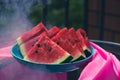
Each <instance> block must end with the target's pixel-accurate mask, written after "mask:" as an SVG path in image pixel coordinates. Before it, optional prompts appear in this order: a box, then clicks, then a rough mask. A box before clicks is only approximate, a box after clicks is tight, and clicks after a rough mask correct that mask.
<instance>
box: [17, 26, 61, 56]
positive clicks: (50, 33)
mask: <svg viewBox="0 0 120 80" xmlns="http://www.w3.org/2000/svg"><path fill="white" fill-rule="evenodd" d="M59 30H60V29H59V28H58V27H56V26H54V27H52V28H51V29H50V30H48V31H47V32H46V31H43V32H46V34H47V35H48V37H49V38H52V37H53V36H54V35H55V34H57V32H58V31H59ZM43 32H42V33H43ZM39 35H40V34H39ZM38 40H39V36H36V37H34V38H32V39H30V40H29V41H26V42H24V43H23V44H21V45H20V46H19V47H20V52H21V54H22V56H25V54H27V53H28V51H29V50H30V49H31V48H32V47H33V45H34V44H35V43H36V42H37V41H38Z"/></svg>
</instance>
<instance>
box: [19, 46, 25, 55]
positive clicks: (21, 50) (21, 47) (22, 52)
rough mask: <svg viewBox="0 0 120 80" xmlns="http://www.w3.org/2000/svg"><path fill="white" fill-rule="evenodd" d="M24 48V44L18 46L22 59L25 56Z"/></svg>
mask: <svg viewBox="0 0 120 80" xmlns="http://www.w3.org/2000/svg"><path fill="white" fill-rule="evenodd" d="M24 46H25V45H24V44H22V45H20V46H19V49H20V52H21V54H22V56H23V57H24V56H25V54H26V50H25V48H24Z"/></svg>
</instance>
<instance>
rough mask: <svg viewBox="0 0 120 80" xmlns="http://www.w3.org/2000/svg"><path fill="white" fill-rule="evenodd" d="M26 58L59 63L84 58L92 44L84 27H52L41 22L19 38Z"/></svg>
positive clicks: (18, 41)
mask: <svg viewBox="0 0 120 80" xmlns="http://www.w3.org/2000/svg"><path fill="white" fill-rule="evenodd" d="M17 43H18V45H19V49H20V52H21V54H22V55H23V57H24V60H28V61H33V62H39V63H50V64H54V63H55V64H59V63H63V62H72V61H77V60H82V59H84V58H86V57H88V56H89V55H90V54H91V52H90V44H89V40H88V37H87V35H86V32H85V31H84V30H83V29H80V28H79V29H77V30H75V29H74V28H70V29H67V28H66V27H64V28H62V29H60V28H58V27H57V26H53V27H52V28H51V29H49V30H48V29H46V27H45V26H44V25H43V24H42V23H39V24H38V25H37V26H35V27H34V28H32V29H31V30H29V31H28V32H26V33H24V34H23V35H21V36H20V37H19V38H17Z"/></svg>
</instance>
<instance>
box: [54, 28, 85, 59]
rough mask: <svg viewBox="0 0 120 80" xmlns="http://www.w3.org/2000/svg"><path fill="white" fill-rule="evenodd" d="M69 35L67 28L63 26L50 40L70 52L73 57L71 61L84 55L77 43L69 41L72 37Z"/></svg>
mask: <svg viewBox="0 0 120 80" xmlns="http://www.w3.org/2000/svg"><path fill="white" fill-rule="evenodd" d="M70 35H71V34H70V33H69V31H68V30H67V28H63V29H61V30H60V31H59V32H58V33H57V34H56V35H55V36H54V37H53V38H52V40H53V41H54V42H56V43H57V44H58V45H59V46H61V47H62V48H63V49H64V50H66V51H67V52H69V53H70V54H71V56H72V57H73V59H72V60H71V61H75V60H78V59H80V57H83V56H85V55H84V54H82V52H81V51H80V50H79V48H78V47H77V45H73V42H72V43H71V41H70V40H72V39H73V38H71V37H70ZM83 53H84V52H83Z"/></svg>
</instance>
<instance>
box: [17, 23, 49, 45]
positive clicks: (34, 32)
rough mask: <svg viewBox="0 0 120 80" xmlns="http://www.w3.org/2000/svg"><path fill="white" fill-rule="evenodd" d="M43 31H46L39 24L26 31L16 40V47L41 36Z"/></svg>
mask: <svg viewBox="0 0 120 80" xmlns="http://www.w3.org/2000/svg"><path fill="white" fill-rule="evenodd" d="M43 31H47V29H46V28H45V26H44V25H43V24H42V22H40V23H39V24H38V25H36V26H35V27H33V28H32V29H31V30H29V31H27V32H26V33H24V34H23V35H22V36H20V37H18V38H17V43H18V45H21V44H22V43H25V42H26V41H28V40H30V39H32V38H34V37H36V36H38V35H39V34H41V33H42V32H43Z"/></svg>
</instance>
